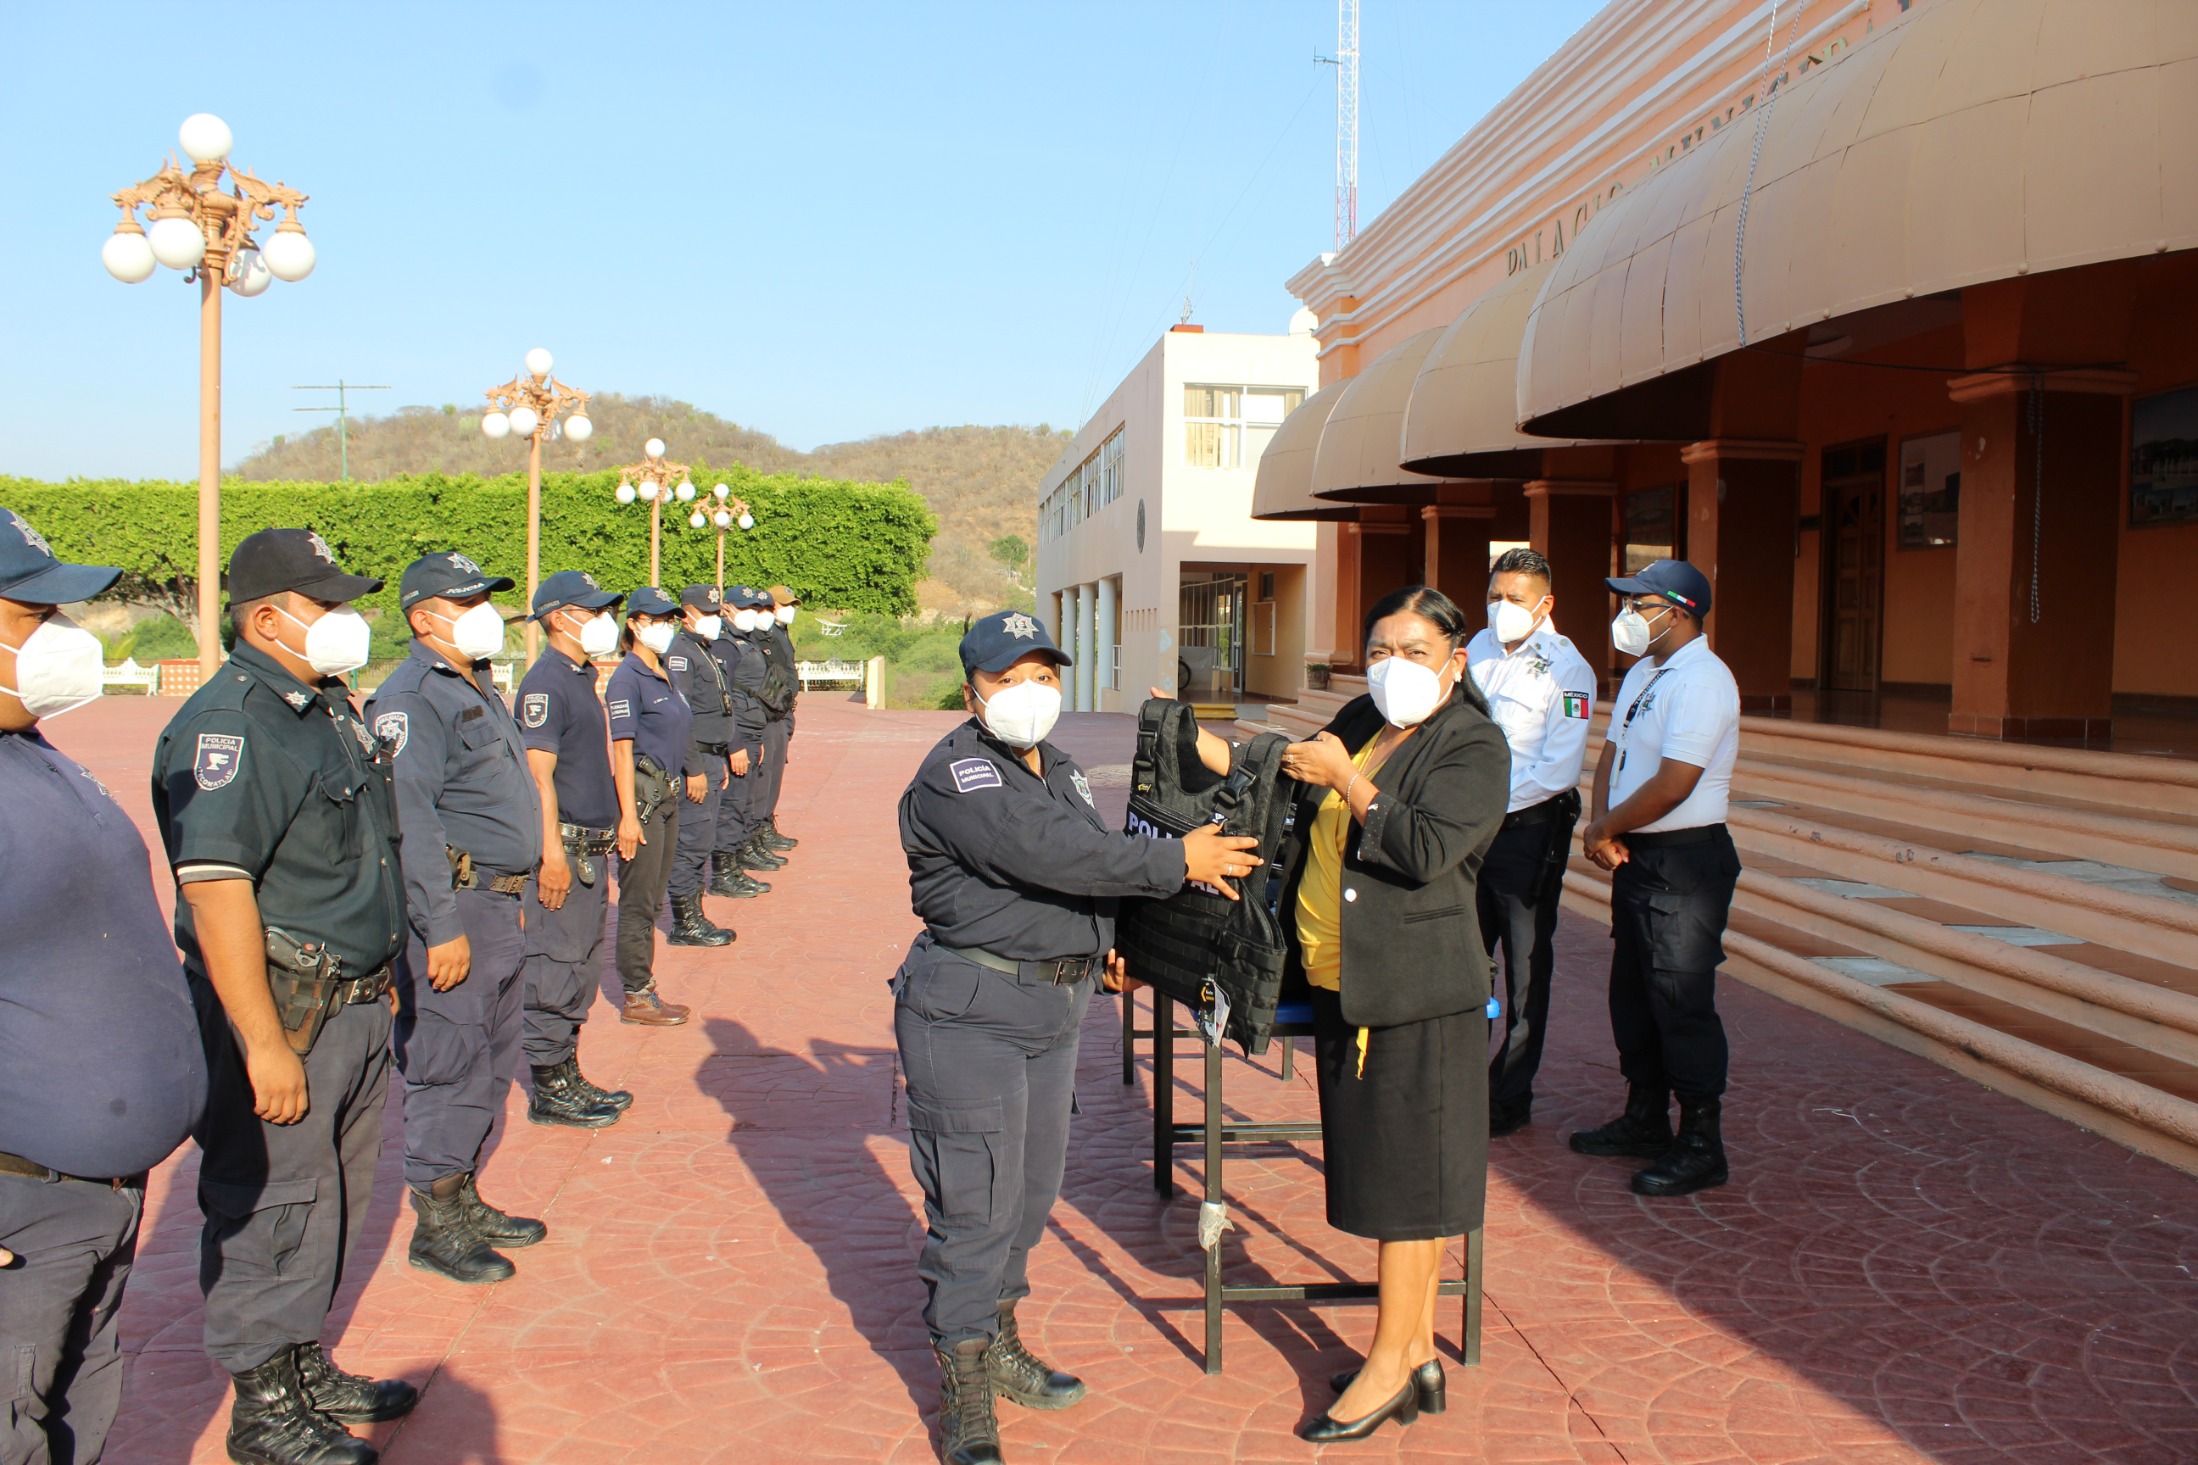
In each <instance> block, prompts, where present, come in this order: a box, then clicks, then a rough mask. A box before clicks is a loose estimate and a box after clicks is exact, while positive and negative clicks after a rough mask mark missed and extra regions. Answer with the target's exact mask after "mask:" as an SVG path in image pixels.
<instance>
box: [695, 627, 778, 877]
mask: <svg viewBox="0 0 2198 1465" xmlns="http://www.w3.org/2000/svg"><path fill="white" fill-rule="evenodd" d="M759 594H760V592H758V591H755V590H752V589H750V588H749V587H748V586H745V585H735V586H732V587H731V588H729V589H728V590H727V591H726V592H725V604H727V605H729V606H732V607H734V608H735V609H738V610H754V609H755V608H756V600H757V597H758V595H759ZM764 598H766V599H768V597H764ZM710 654H711V655H712V656H715V657H716V658H717V660H718V665H719V666H721V667H723V668H724V671H725V684H726V687H727V689H728V691H729V693H730V697H731V705H732V711H733V738H734V740H735V742H736V743H737V744H738V745H739V746H740V747H742V748H745V749H746V750H747V753H748V771H747V772H746V773H744V774H734V775H733V776H732V778H731V779H730V781H728V782H727V783H726V785H725V797H724V799H723V800H722V801H721V802H720V804H719V806H718V813H717V838H716V858H717V870H718V878H719V879H720V880H728V879H730V878H735V877H737V876H738V875H739V873H740V872H741V869H742V866H743V864H744V863H746V861H744V859H743V855H744V854H745V852H746V851H747V849H748V846H749V844H750V842H751V841H752V840H753V839H754V838H755V836H756V834H757V833H758V820H757V818H756V813H755V811H756V808H757V807H758V805H759V803H760V801H761V797H762V791H763V787H764V783H765V779H764V756H763V739H764V736H765V732H766V729H767V728H768V726H769V724H770V718H769V716H768V715H767V714H766V713H765V711H764V707H763V675H764V672H765V670H766V669H767V667H768V664H769V663H768V661H767V660H766V657H765V654H764V651H763V648H762V647H761V646H760V645H759V644H758V643H757V642H756V641H755V639H754V638H753V636H752V635H750V634H743V633H741V632H737V631H731V630H727V631H724V632H721V633H720V634H719V636H718V638H717V639H716V640H715V641H713V642H711V643H710ZM755 863H757V864H761V863H762V862H760V861H757V862H755ZM751 878H753V877H751ZM756 883H757V884H758V885H761V882H760V881H759V882H756ZM761 888H763V889H766V890H768V889H769V888H770V887H769V886H762V887H761Z"/></svg>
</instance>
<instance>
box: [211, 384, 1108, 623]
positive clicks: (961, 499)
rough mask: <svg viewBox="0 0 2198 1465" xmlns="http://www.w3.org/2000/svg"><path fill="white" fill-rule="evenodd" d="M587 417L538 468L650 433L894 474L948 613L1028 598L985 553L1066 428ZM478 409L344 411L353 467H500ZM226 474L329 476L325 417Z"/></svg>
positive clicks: (574, 466)
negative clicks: (826, 431)
mask: <svg viewBox="0 0 2198 1465" xmlns="http://www.w3.org/2000/svg"><path fill="white" fill-rule="evenodd" d="M588 416H589V417H590V419H591V420H592V421H593V422H594V423H595V434H594V436H592V437H591V438H589V440H588V441H587V442H586V443H585V444H579V443H567V442H552V443H547V444H545V445H544V446H543V449H542V466H543V467H544V468H545V469H551V470H557V469H564V470H586V469H601V468H610V467H616V466H618V465H620V464H625V463H636V462H639V461H640V459H641V445H642V444H643V443H644V442H646V441H647V440H648V439H650V438H651V437H661V438H662V439H664V441H665V443H666V444H667V445H668V447H669V449H670V456H671V457H672V458H673V459H674V460H675V461H678V462H683V463H711V464H730V463H745V464H747V465H749V466H750V467H753V468H756V469H759V470H761V471H763V472H766V473H778V472H795V473H813V474H817V475H820V476H823V477H828V478H853V479H862V480H868V481H875V482H890V481H892V480H894V479H904V480H906V481H907V483H908V485H909V487H911V488H913V489H915V490H916V492H918V493H920V494H922V495H923V497H924V500H925V502H926V503H928V504H929V505H930V507H931V511H932V512H933V513H934V514H936V515H937V516H938V519H939V533H938V537H937V538H935V539H933V540H932V542H931V567H930V569H931V573H930V578H928V579H926V580H925V581H923V582H922V583H921V584H919V585H918V586H917V590H916V594H917V600H918V603H919V604H920V605H921V606H922V607H923V608H924V609H925V610H926V611H936V612H938V613H940V614H942V615H951V616H955V617H959V616H961V615H963V614H966V613H970V612H981V611H986V610H991V609H995V608H997V607H999V606H1002V605H1008V604H1027V603H1028V602H1029V598H1030V593H1031V592H1030V588H1029V584H1030V580H1029V577H1030V571H1031V568H1032V566H1031V564H1030V563H1029V561H1027V560H1026V561H1025V562H1024V564H1023V566H1022V571H1021V574H1020V576H1018V575H1017V574H1015V573H1014V572H1012V571H1011V570H1010V569H1009V568H1008V567H1006V566H1004V565H1002V564H1001V563H999V562H998V561H997V560H995V559H994V558H993V557H992V555H991V545H992V543H993V542H994V541H995V540H998V539H1001V538H1004V537H1006V536H1009V535H1014V536H1018V537H1020V538H1021V539H1022V540H1023V541H1025V543H1026V544H1027V543H1028V542H1029V541H1031V540H1032V539H1033V538H1034V535H1035V520H1036V518H1037V492H1038V481H1039V478H1040V476H1041V475H1043V474H1044V472H1045V470H1046V469H1047V468H1048V467H1050V466H1051V465H1052V463H1053V460H1054V459H1055V458H1056V457H1058V456H1060V452H1061V448H1062V445H1063V444H1064V443H1065V442H1066V440H1067V437H1068V435H1067V434H1066V433H1063V432H1056V431H1054V430H1053V429H1051V428H1049V427H1044V426H1040V427H932V428H925V429H923V430H922V431H920V432H902V433H893V434H890V435H887V436H883V437H873V438H864V439H862V440H860V441H858V442H846V443H828V444H826V445H825V446H823V447H820V448H818V449H817V450H816V451H815V452H813V453H804V452H799V451H797V450H795V449H793V448H789V447H787V446H785V445H784V444H783V443H781V442H779V441H778V439H776V438H774V437H772V436H771V435H770V434H769V433H765V432H759V431H757V430H756V429H754V428H751V427H743V426H741V425H740V424H738V423H735V422H728V421H726V420H725V419H724V418H722V417H719V416H717V415H715V414H714V413H710V412H705V411H702V410H701V409H699V408H696V407H693V406H690V405H689V404H688V403H685V402H675V401H672V400H671V399H669V398H665V397H622V396H619V395H617V394H616V393H611V392H599V393H597V394H596V395H595V396H594V398H593V399H592V400H591V401H590V403H589V407H588ZM480 420H481V419H480V411H479V409H477V408H462V407H459V406H456V405H447V406H443V407H400V408H398V409H397V410H396V411H395V412H393V413H390V414H389V415H387V416H383V417H354V418H352V419H351V424H350V458H351V476H352V477H353V478H355V479H361V480H365V481H369V482H371V481H373V480H374V479H378V478H385V477H388V476H390V475H392V474H396V473H426V472H443V473H508V472H510V471H512V470H513V469H514V468H518V467H521V466H523V465H524V463H525V461H526V459H525V453H524V450H523V449H522V448H521V447H520V446H519V445H517V444H515V443H513V442H512V441H511V440H510V439H508V438H507V439H505V440H504V441H502V442H492V441H490V440H489V439H488V438H486V437H483V436H482V435H481V428H480ZM229 471H230V473H232V474H233V475H234V476H236V477H239V478H247V479H303V480H327V479H333V478H335V477H337V475H338V450H337V440H336V428H335V426H334V424H333V423H331V424H330V425H329V426H326V427H320V428H315V429H314V430H312V431H311V432H306V433H301V434H297V435H286V436H282V437H278V438H276V439H275V440H274V441H273V442H270V443H263V444H261V445H260V446H259V447H257V448H255V449H254V450H253V451H252V452H251V453H250V454H248V455H247V456H246V457H245V458H244V459H243V461H241V462H239V463H237V464H235V465H233V466H232V467H231V468H230V470H229Z"/></svg>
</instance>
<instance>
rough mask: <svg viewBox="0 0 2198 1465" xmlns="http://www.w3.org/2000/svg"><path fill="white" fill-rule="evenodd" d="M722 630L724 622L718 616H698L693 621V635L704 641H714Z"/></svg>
mask: <svg viewBox="0 0 2198 1465" xmlns="http://www.w3.org/2000/svg"><path fill="white" fill-rule="evenodd" d="M724 629H725V622H724V620H723V618H722V617H719V616H699V617H697V618H696V620H695V634H696V635H697V636H700V637H701V638H702V639H703V640H705V641H715V640H716V639H717V638H718V633H719V632H720V631H723V630H724Z"/></svg>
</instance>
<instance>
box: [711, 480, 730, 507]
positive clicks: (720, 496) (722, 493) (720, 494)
mask: <svg viewBox="0 0 2198 1465" xmlns="http://www.w3.org/2000/svg"><path fill="white" fill-rule="evenodd" d="M710 492H712V493H714V494H716V495H717V501H718V502H719V503H723V502H725V500H726V499H727V498H728V497H729V496H731V494H732V490H731V489H729V488H727V487H726V486H725V485H724V484H722V483H721V484H719V485H718V486H717V487H715V488H713V489H711V490H710Z"/></svg>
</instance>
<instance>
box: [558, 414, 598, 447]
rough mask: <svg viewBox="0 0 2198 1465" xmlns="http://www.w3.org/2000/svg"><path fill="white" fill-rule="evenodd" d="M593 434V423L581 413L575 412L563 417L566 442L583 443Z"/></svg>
mask: <svg viewBox="0 0 2198 1465" xmlns="http://www.w3.org/2000/svg"><path fill="white" fill-rule="evenodd" d="M594 436H595V424H594V423H592V422H590V421H588V419H587V418H586V416H584V415H583V414H581V413H578V412H575V413H573V414H572V416H570V417H568V418H566V419H565V440H566V441H567V442H575V443H584V442H586V441H587V440H588V439H589V438H591V437H594Z"/></svg>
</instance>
